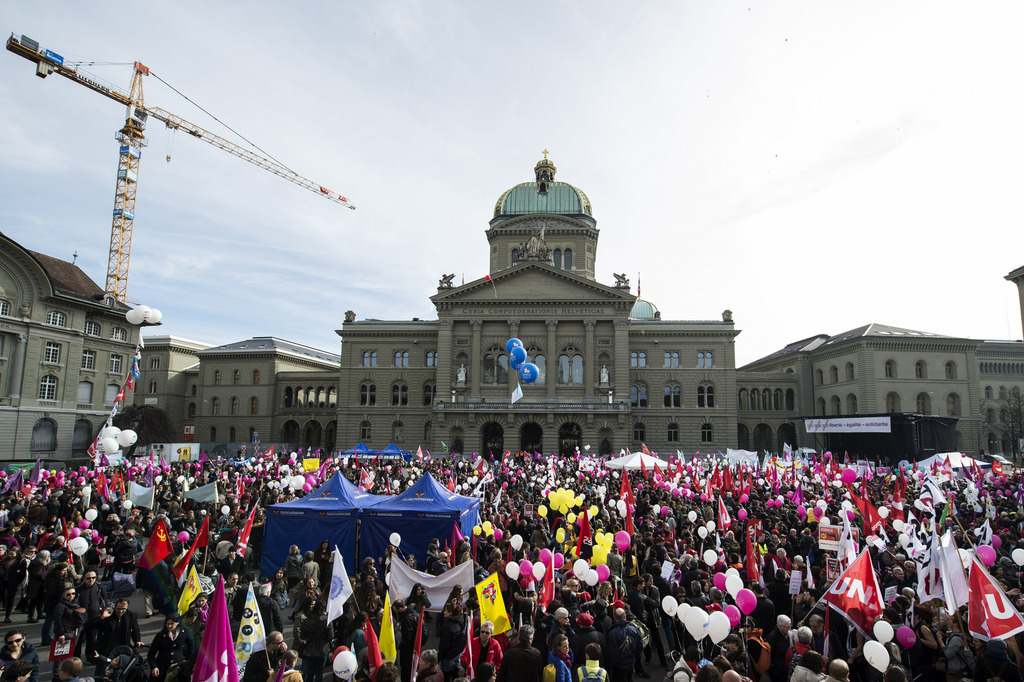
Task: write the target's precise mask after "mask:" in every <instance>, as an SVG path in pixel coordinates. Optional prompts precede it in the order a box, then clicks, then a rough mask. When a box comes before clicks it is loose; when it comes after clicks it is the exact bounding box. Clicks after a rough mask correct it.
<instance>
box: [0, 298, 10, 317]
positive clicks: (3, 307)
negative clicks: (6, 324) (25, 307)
mask: <svg viewBox="0 0 1024 682" xmlns="http://www.w3.org/2000/svg"><path fill="white" fill-rule="evenodd" d="M10 314H11V302H10V301H6V300H4V299H2V298H0V315H3V316H5V317H6V316H8V315H10Z"/></svg>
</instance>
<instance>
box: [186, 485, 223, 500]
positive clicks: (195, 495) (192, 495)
mask: <svg viewBox="0 0 1024 682" xmlns="http://www.w3.org/2000/svg"><path fill="white" fill-rule="evenodd" d="M185 499H186V500H195V501H196V502H213V503H214V504H217V501H218V496H217V481H214V482H213V483H207V484H206V485H201V486H199V487H198V488H194V489H192V490H189V491H188V492H186V493H185Z"/></svg>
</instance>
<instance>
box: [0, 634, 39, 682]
mask: <svg viewBox="0 0 1024 682" xmlns="http://www.w3.org/2000/svg"><path fill="white" fill-rule="evenodd" d="M14 660H19V661H31V662H32V665H33V666H34V667H33V669H32V676H31V677H29V678H28V682H39V652H38V651H36V648H35V647H34V646H32V644H31V643H30V642H29V641H28V640H25V641H24V642H22V643H21V656H19V657H18V658H17V659H14V658H13V657H11V652H10V651H9V650H8V649H7V645H4V647H3V648H2V649H0V661H3V662H4V663H5V664H6V663H10V662H11V661H14Z"/></svg>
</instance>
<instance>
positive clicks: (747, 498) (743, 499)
mask: <svg viewBox="0 0 1024 682" xmlns="http://www.w3.org/2000/svg"><path fill="white" fill-rule="evenodd" d="M749 501H750V495H747V494H746V493H743V494H742V495H740V504H746V503H747V502H749Z"/></svg>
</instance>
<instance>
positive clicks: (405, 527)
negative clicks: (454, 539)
mask: <svg viewBox="0 0 1024 682" xmlns="http://www.w3.org/2000/svg"><path fill="white" fill-rule="evenodd" d="M361 518H362V521H361V523H360V528H359V556H360V557H368V556H371V557H382V556H384V551H385V550H386V549H387V547H388V545H389V544H391V540H390V538H391V534H392V533H398V534H399V535H401V536H402V544H401V545H400V549H401V550H402V552H403V553H404V554H410V553H412V554H414V555H415V556H416V559H417V561H422V560H423V558H424V557H426V555H427V544H428V543H429V542H430V540H431V539H432V538H438V539H439V540H441V543H442V544H444V543H445V542H446V541H447V540H449V539H450V538H451V536H452V524H454V523H458V524H459V528H460V529H461V531H462V534H463V535H466V536H469V535H470V534H471V533H472V532H473V526H475V525H477V523H478V522H479V520H480V499H479V498H476V497H465V496H463V495H457V494H455V493H453V492H449V491H448V489H447V488H445V487H444V486H442V485H441V484H440V483H438V482H437V481H436V480H434V478H433V477H432V476H431V475H430V474H429V473H427V474H424V475H423V478H421V479H420V480H418V481H416V483H414V484H413V485H412V486H411V487H410V488H408V489H407V490H405V491H403V492H402V494H400V495H396V496H394V497H389V498H387V499H386V500H385V501H383V502H380V503H379V504H375V505H373V506H372V507H368V508H366V509H364V510H363V512H362V516H361Z"/></svg>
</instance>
